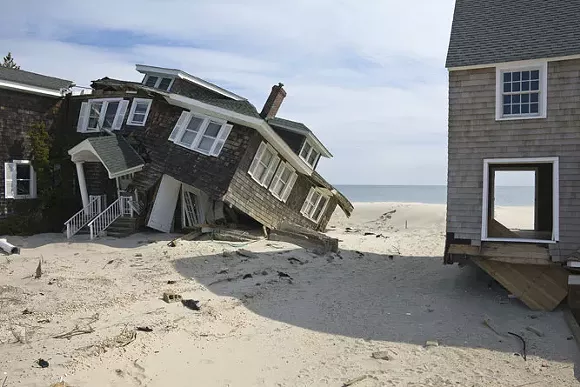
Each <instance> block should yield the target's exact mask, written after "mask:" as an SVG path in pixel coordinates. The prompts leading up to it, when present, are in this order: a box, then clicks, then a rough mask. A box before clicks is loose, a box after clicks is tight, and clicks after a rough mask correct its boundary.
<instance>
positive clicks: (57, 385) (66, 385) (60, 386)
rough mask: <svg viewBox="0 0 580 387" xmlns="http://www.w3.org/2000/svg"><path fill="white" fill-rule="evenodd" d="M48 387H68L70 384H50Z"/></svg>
mask: <svg viewBox="0 0 580 387" xmlns="http://www.w3.org/2000/svg"><path fill="white" fill-rule="evenodd" d="M50 387H70V384H66V383H65V382H63V381H60V382H57V383H54V384H51V385H50Z"/></svg>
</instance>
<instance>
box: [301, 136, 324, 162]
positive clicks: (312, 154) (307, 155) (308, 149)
mask: <svg viewBox="0 0 580 387" xmlns="http://www.w3.org/2000/svg"><path fill="white" fill-rule="evenodd" d="M300 158H301V159H302V160H304V161H305V162H306V163H307V164H308V165H310V166H311V167H312V168H314V167H316V163H318V159H319V158H320V152H318V151H317V150H316V149H314V147H313V146H312V144H311V143H310V142H308V141H304V144H302V149H301V150H300Z"/></svg>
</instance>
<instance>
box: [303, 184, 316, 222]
mask: <svg viewBox="0 0 580 387" xmlns="http://www.w3.org/2000/svg"><path fill="white" fill-rule="evenodd" d="M312 196H314V188H310V192H308V196H307V197H306V200H305V201H304V204H303V205H302V209H301V210H300V212H301V213H302V215H305V216H307V215H308V214H307V213H306V209H307V208H308V203H310V201H311V200H312Z"/></svg>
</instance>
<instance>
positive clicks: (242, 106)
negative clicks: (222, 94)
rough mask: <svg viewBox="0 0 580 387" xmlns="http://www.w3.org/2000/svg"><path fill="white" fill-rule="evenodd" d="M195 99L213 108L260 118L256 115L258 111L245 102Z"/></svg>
mask: <svg viewBox="0 0 580 387" xmlns="http://www.w3.org/2000/svg"><path fill="white" fill-rule="evenodd" d="M195 99H197V100H198V101H201V102H205V103H207V104H210V105H213V106H217V107H220V108H223V109H226V110H230V111H232V112H234V113H240V114H243V115H246V116H250V117H254V118H262V117H261V116H260V114H259V113H258V111H257V110H256V107H255V106H254V105H252V104H251V103H250V102H249V101H247V100H241V101H235V100H232V99H202V98H195Z"/></svg>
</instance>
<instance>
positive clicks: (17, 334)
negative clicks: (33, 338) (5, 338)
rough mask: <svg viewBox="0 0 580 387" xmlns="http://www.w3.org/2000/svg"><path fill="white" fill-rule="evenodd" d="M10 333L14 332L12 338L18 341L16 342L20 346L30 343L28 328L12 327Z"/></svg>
mask: <svg viewBox="0 0 580 387" xmlns="http://www.w3.org/2000/svg"><path fill="white" fill-rule="evenodd" d="M10 332H12V336H14V338H15V339H16V341H17V342H18V343H20V344H26V343H28V336H27V333H28V332H27V330H26V327H24V326H22V325H12V326H11V327H10Z"/></svg>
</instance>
